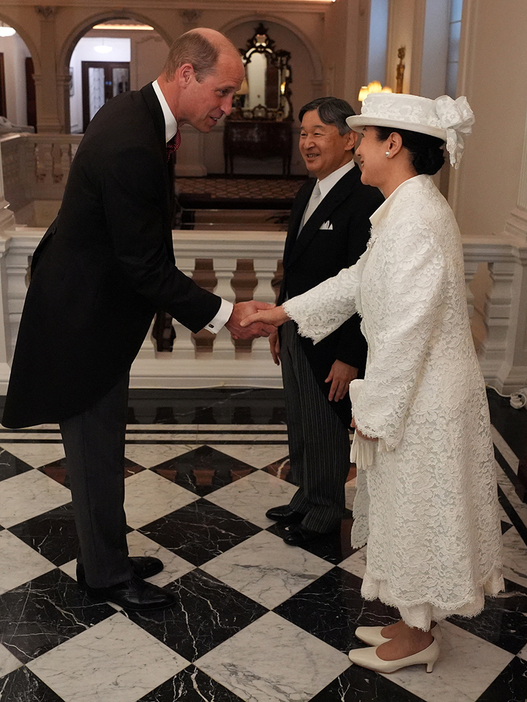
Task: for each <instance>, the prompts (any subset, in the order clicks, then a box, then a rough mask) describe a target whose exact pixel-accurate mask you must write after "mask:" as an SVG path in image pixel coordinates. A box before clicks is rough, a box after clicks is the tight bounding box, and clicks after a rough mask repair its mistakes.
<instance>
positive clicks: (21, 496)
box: [0, 470, 71, 527]
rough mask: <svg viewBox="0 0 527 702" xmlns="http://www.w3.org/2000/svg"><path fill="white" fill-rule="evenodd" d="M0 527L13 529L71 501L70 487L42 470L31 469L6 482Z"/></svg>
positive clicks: (1, 503)
mask: <svg viewBox="0 0 527 702" xmlns="http://www.w3.org/2000/svg"><path fill="white" fill-rule="evenodd" d="M1 490H2V500H1V501H0V524H1V525H2V526H4V527H11V526H13V525H14V524H20V522H24V521H26V520H27V519H31V517H36V516H37V515H38V514H44V512H48V511H49V510H51V509H55V508H56V507H60V506H61V505H65V504H67V503H68V502H71V493H70V491H69V490H68V488H65V487H64V486H63V485H59V483H57V481H56V480H53V479H52V478H48V476H47V475H44V473H41V472H40V471H39V470H28V471H27V472H26V473H21V474H19V475H14V476H13V477H12V478H7V479H6V480H3V481H2V484H1Z"/></svg>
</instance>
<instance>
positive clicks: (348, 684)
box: [310, 644, 523, 702]
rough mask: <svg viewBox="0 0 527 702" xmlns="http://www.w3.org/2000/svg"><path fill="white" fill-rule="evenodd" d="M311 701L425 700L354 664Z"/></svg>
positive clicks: (399, 701) (378, 701) (371, 701)
mask: <svg viewBox="0 0 527 702" xmlns="http://www.w3.org/2000/svg"><path fill="white" fill-rule="evenodd" d="M363 645H364V644H363ZM498 699H499V698H495V699H494V700H493V702H498ZM310 702H423V700H422V698H421V697H417V696H416V695H414V694H413V693H411V692H409V691H408V690H405V689H404V688H402V687H399V685H396V684H395V683H393V682H392V681H391V680H389V679H388V678H386V677H383V676H382V675H379V674H378V673H374V672H373V671H370V670H365V669H364V668H360V667H359V666H356V665H352V666H350V667H349V668H347V669H346V670H345V671H344V672H343V673H342V675H339V677H338V678H335V680H333V682H332V683H330V684H329V685H328V686H327V687H325V688H324V689H323V690H321V691H320V692H319V693H318V695H315V696H314V697H312V698H311V700H310ZM489 702H490V701H489ZM522 702H523V701H522Z"/></svg>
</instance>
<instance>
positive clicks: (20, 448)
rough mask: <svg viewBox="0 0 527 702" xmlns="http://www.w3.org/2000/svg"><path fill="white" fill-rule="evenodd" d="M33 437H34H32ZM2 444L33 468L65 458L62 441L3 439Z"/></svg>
mask: <svg viewBox="0 0 527 702" xmlns="http://www.w3.org/2000/svg"><path fill="white" fill-rule="evenodd" d="M30 438H31V439H33V437H30ZM1 446H2V448H3V449H5V450H6V451H9V453H12V454H13V456H16V457H17V458H20V459H21V460H22V461H25V462H26V463H27V464H28V465H30V466H33V468H40V467H41V466H45V465H46V464H47V463H53V462H54V461H60V460H61V459H63V458H64V448H63V446H62V443H61V442H58V443H53V444H29V443H28V444H10V443H9V442H8V441H2V442H1Z"/></svg>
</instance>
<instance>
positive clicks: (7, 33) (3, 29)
mask: <svg viewBox="0 0 527 702" xmlns="http://www.w3.org/2000/svg"><path fill="white" fill-rule="evenodd" d="M13 34H16V29H13V27H10V26H9V25H7V24H4V22H0V37H12V36H13Z"/></svg>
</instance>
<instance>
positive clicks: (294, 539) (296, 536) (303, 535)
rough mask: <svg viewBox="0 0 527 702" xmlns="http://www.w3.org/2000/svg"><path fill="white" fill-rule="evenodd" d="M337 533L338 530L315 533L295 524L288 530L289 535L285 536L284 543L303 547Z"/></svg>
mask: <svg viewBox="0 0 527 702" xmlns="http://www.w3.org/2000/svg"><path fill="white" fill-rule="evenodd" d="M337 531H338V529H337V528H335V529H332V530H331V531H328V532H321V531H314V530H313V529H307V528H306V527H305V526H302V524H294V525H293V526H291V527H289V529H288V530H287V534H286V535H285V536H284V543H286V544H287V545H288V546H303V545H304V544H308V543H310V542H311V541H316V540H317V539H323V538H324V537H328V536H331V535H332V534H335V533H336V532H337Z"/></svg>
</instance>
